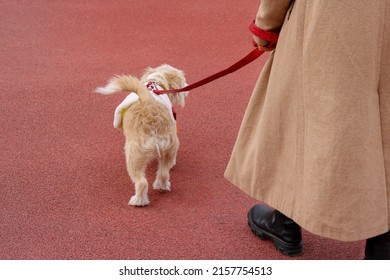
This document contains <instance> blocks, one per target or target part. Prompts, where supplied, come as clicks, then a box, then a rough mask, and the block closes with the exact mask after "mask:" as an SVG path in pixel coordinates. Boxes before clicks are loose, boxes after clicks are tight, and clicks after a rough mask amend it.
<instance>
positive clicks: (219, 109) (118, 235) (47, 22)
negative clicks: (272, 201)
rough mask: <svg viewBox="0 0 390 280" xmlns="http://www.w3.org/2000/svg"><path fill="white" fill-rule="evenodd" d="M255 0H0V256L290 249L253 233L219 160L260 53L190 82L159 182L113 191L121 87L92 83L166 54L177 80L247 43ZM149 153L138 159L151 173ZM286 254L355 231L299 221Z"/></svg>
mask: <svg viewBox="0 0 390 280" xmlns="http://www.w3.org/2000/svg"><path fill="white" fill-rule="evenodd" d="M257 6H258V1H235V0H215V1H209V0H207V1H206V0H200V1H196V2H191V1H181V0H171V1H161V0H143V1H126V0H116V1H103V0H89V1H76V0H71V1H68V0H66V1H65V0H50V1H49V0H36V1H30V0H19V1H0V65H1V67H0V88H1V91H0V109H1V111H0V114H1V119H0V129H1V134H0V135H1V136H0V137H1V138H0V160H1V162H0V186H1V194H0V236H1V238H0V258H1V259H290V258H288V257H285V256H283V255H281V254H280V253H278V252H277V251H276V250H275V249H274V247H273V245H272V244H271V243H270V242H267V241H261V240H260V239H258V238H257V237H255V236H254V235H253V234H252V233H251V231H250V230H249V228H248V226H247V221H246V213H247V210H248V209H249V208H250V207H251V206H252V205H253V204H254V203H256V201H255V200H253V199H252V198H250V197H248V196H247V195H245V194H244V193H242V192H241V191H240V190H238V189H237V188H236V187H234V186H232V185H231V184H229V183H228V182H227V181H226V180H225V179H224V178H223V173H224V170H225V167H226V165H227V162H228V159H229V156H230V153H231V150H232V147H233V144H234V140H235V138H236V135H237V131H238V128H239V125H240V122H241V119H242V116H243V113H244V111H245V107H246V104H247V102H248V99H249V97H250V94H251V91H252V89H253V87H254V84H255V81H256V79H257V76H258V74H259V72H260V70H261V68H262V65H263V64H264V61H265V59H266V57H262V58H260V59H259V60H257V61H255V62H254V63H252V64H251V65H249V66H247V67H245V68H243V69H242V70H240V71H239V72H236V73H234V74H232V75H230V76H227V77H225V78H223V79H220V80H218V81H216V82H213V83H212V84H209V85H206V86H204V87H203V88H200V89H196V90H193V91H192V92H191V93H190V96H189V98H188V99H187V106H186V107H185V108H184V109H180V110H178V123H179V137H180V140H181V147H180V151H179V156H178V164H177V166H176V167H175V168H174V170H173V171H172V173H171V176H172V192H170V193H159V192H154V191H152V190H151V191H150V199H151V205H150V206H148V207H145V208H134V207H131V206H128V205H127V202H128V200H129V198H130V196H131V195H132V193H133V186H132V184H131V182H130V179H129V177H128V175H127V173H126V168H125V161H124V155H123V148H122V147H123V136H122V134H121V133H120V132H119V131H117V130H115V129H114V128H113V127H112V121H113V111H114V109H115V107H116V106H117V105H118V103H119V102H121V100H122V99H123V98H124V97H125V95H123V94H119V95H116V96H102V95H98V94H94V93H92V91H93V89H94V88H95V87H97V86H102V85H104V84H105V82H106V80H107V79H108V78H109V77H110V76H112V75H114V74H122V73H131V74H134V75H139V74H140V73H141V71H142V70H143V69H144V68H145V67H147V66H157V65H159V64H162V63H169V64H171V65H173V66H175V67H178V68H181V69H183V70H184V71H185V72H186V74H187V78H188V81H189V82H194V81H197V80H199V79H201V78H203V77H204V76H206V75H209V74H212V73H215V72H217V71H219V70H221V69H223V68H225V67H227V66H229V65H230V64H232V63H233V62H235V61H236V60H238V59H240V58H241V57H242V56H244V55H245V54H247V53H248V52H249V51H250V50H251V49H252V45H251V40H252V39H251V35H250V33H249V31H248V25H249V23H250V21H251V20H252V19H253V17H254V15H255V13H256V11H257ZM154 168H155V166H151V167H150V170H149V171H148V177H149V180H150V181H151V182H152V180H153V174H154ZM303 237H304V242H305V253H304V254H303V255H302V256H300V257H296V258H294V259H362V258H363V251H364V242H363V241H362V242H351V243H344V242H337V241H332V240H328V239H323V238H319V237H318V236H314V235H312V234H310V233H308V232H306V231H305V232H304V236H303Z"/></svg>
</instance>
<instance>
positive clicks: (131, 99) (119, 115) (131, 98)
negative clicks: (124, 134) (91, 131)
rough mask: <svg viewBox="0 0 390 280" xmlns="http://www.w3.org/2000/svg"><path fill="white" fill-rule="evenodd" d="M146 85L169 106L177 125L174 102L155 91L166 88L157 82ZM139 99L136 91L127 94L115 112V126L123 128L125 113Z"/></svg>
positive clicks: (160, 100)
mask: <svg viewBox="0 0 390 280" xmlns="http://www.w3.org/2000/svg"><path fill="white" fill-rule="evenodd" d="M145 86H146V87H147V88H148V90H149V91H150V93H151V95H152V96H153V97H154V99H155V100H156V101H157V102H160V103H161V104H163V105H164V106H165V107H166V108H167V110H168V112H169V115H170V116H171V117H172V120H174V122H175V126H176V112H175V111H174V109H173V106H172V102H171V100H170V99H169V97H168V96H167V95H166V94H163V95H157V94H155V93H154V92H153V91H154V90H164V89H163V87H162V86H160V85H159V84H158V83H156V82H148V83H145ZM138 100H139V96H138V94H136V93H135V92H131V93H130V94H129V95H128V96H126V98H125V99H124V100H123V101H122V103H121V104H119V105H118V107H116V109H115V112H114V123H113V125H114V127H115V128H117V129H121V128H122V120H123V116H124V115H125V113H126V111H127V109H128V108H129V107H130V106H131V105H132V104H134V103H135V102H137V101H138Z"/></svg>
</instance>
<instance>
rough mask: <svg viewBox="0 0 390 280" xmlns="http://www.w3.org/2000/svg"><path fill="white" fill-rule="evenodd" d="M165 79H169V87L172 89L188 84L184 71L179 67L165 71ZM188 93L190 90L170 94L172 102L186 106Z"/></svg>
mask: <svg viewBox="0 0 390 280" xmlns="http://www.w3.org/2000/svg"><path fill="white" fill-rule="evenodd" d="M164 76H165V79H166V80H167V82H168V84H169V87H170V88H171V89H178V88H183V87H185V86H187V85H188V84H187V83H186V79H185V77H184V72H183V71H181V70H178V69H171V70H169V71H166V72H165V73H164ZM187 95H188V92H179V93H173V94H169V97H170V99H171V102H172V103H173V104H179V105H180V106H182V107H184V105H185V102H184V98H185V97H186V96H187Z"/></svg>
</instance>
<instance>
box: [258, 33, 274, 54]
mask: <svg viewBox="0 0 390 280" xmlns="http://www.w3.org/2000/svg"><path fill="white" fill-rule="evenodd" d="M253 41H254V44H255V45H257V48H258V49H259V50H261V51H263V52H270V51H273V50H274V49H275V46H272V47H269V46H268V45H269V42H268V41H266V40H264V39H261V38H259V37H256V36H253Z"/></svg>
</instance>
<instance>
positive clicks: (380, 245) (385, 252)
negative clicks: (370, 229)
mask: <svg viewBox="0 0 390 280" xmlns="http://www.w3.org/2000/svg"><path fill="white" fill-rule="evenodd" d="M364 259H365V260H390V231H388V232H386V233H384V234H381V235H378V236H375V237H372V238H369V239H367V241H366V257H365V258H364Z"/></svg>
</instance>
